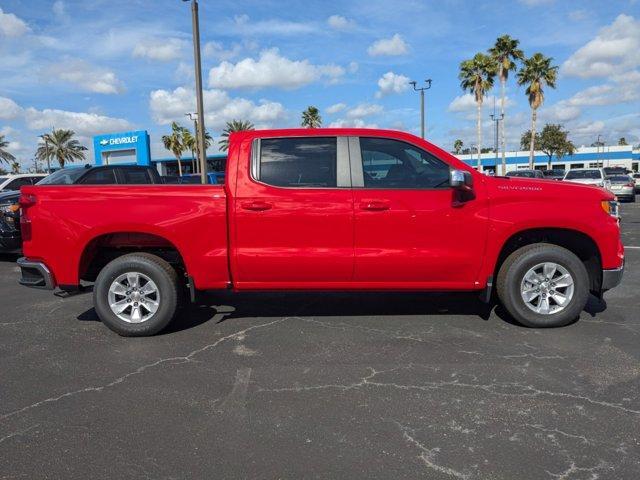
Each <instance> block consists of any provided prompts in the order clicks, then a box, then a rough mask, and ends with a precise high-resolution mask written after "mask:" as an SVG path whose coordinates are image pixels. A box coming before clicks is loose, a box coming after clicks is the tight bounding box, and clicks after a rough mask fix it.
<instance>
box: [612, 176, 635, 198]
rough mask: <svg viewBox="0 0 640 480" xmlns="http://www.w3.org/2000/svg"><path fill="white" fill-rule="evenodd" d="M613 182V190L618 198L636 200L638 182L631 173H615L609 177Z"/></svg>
mask: <svg viewBox="0 0 640 480" xmlns="http://www.w3.org/2000/svg"><path fill="white" fill-rule="evenodd" d="M607 180H609V182H611V192H612V193H613V194H614V195H615V196H616V197H618V200H628V201H630V202H635V201H636V182H634V180H633V178H631V176H629V175H613V176H611V177H607Z"/></svg>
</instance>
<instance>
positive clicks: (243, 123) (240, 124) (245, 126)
mask: <svg viewBox="0 0 640 480" xmlns="http://www.w3.org/2000/svg"><path fill="white" fill-rule="evenodd" d="M254 129H255V127H254V126H253V123H251V122H250V121H248V120H231V121H230V122H227V126H226V127H225V129H224V130H223V131H222V140H220V141H219V142H218V144H219V145H220V150H222V151H223V152H226V151H227V150H228V149H229V135H231V134H232V133H233V132H244V131H247V130H254Z"/></svg>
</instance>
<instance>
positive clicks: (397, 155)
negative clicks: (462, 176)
mask: <svg viewBox="0 0 640 480" xmlns="http://www.w3.org/2000/svg"><path fill="white" fill-rule="evenodd" d="M360 151H361V152H362V169H363V173H364V187H365V188H406V189H421V188H440V187H447V186H448V185H449V166H448V165H447V164H446V163H444V162H442V161H441V160H439V159H437V158H436V157H434V156H433V155H431V154H430V153H428V152H426V151H424V150H422V149H420V148H418V147H414V146H413V145H411V144H409V143H405V142H402V141H400V140H393V139H390V138H365V137H362V138H360Z"/></svg>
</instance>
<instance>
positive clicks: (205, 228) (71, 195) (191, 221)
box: [22, 185, 229, 289]
mask: <svg viewBox="0 0 640 480" xmlns="http://www.w3.org/2000/svg"><path fill="white" fill-rule="evenodd" d="M22 194H23V196H34V197H35V204H34V205H33V206H30V207H29V208H28V210H27V215H26V217H27V218H26V219H25V221H27V222H28V221H29V220H28V218H29V217H30V218H37V221H35V222H33V224H32V226H31V235H30V238H25V240H24V244H23V251H24V254H25V255H26V256H27V257H31V258H36V259H39V260H42V261H44V263H45V264H46V265H48V266H49V267H50V269H51V271H53V272H55V282H56V284H57V285H59V286H75V285H78V284H79V281H80V278H81V276H82V275H83V273H84V272H85V271H86V268H87V265H88V263H89V262H90V260H91V255H92V251H93V250H94V249H95V248H96V246H98V245H101V246H105V245H106V246H108V247H112V248H126V247H127V244H128V243H130V244H131V245H139V244H140V243H141V242H142V243H143V244H145V245H147V246H155V247H158V248H168V249H170V248H174V249H175V250H177V251H179V252H180V253H181V255H182V261H183V262H184V265H185V267H186V269H187V270H188V272H189V275H190V276H191V277H192V278H193V281H194V283H195V287H196V288H198V289H214V288H224V287H225V286H226V285H227V284H228V282H229V274H228V261H227V218H226V217H227V208H226V195H225V191H224V186H222V185H136V186H132V185H108V186H106V185H105V186H99V185H61V186H28V187H23V188H22ZM23 230H24V227H23ZM114 231H118V232H121V233H119V234H115V235H114V234H113V233H112V232H114ZM27 237H28V236H27ZM134 237H135V242H134V241H131V242H129V241H128V239H129V238H131V239H132V240H133V238H134Z"/></svg>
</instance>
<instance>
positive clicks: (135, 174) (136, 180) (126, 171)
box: [120, 168, 152, 185]
mask: <svg viewBox="0 0 640 480" xmlns="http://www.w3.org/2000/svg"><path fill="white" fill-rule="evenodd" d="M120 173H121V174H122V175H121V177H122V183H126V184H138V185H140V184H147V183H152V181H151V178H150V177H149V172H147V170H146V169H144V168H121V169H120Z"/></svg>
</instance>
